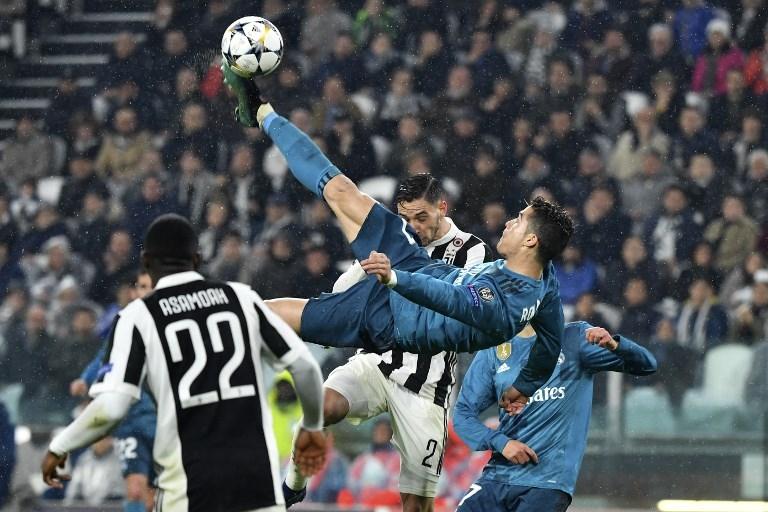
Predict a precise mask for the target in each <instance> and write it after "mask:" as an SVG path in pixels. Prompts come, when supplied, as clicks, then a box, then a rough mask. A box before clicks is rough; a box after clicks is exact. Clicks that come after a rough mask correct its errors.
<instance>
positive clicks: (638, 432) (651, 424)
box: [624, 386, 676, 437]
mask: <svg viewBox="0 0 768 512" xmlns="http://www.w3.org/2000/svg"><path fill="white" fill-rule="evenodd" d="M624 418H625V421H624V428H625V432H626V434H627V435H628V436H630V437H632V436H635V437H643V436H649V435H650V436H657V435H670V434H674V433H675V430H676V420H675V413H674V411H673V410H672V405H671V404H670V402H669V397H667V395H666V394H665V393H663V392H661V391H659V390H658V389H656V388H653V387H650V386H644V387H640V388H636V389H632V390H630V391H629V392H628V393H627V395H626V397H625V398H624Z"/></svg>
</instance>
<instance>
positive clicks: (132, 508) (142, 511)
mask: <svg viewBox="0 0 768 512" xmlns="http://www.w3.org/2000/svg"><path fill="white" fill-rule="evenodd" d="M123 512H147V507H145V506H144V502H143V501H124V502H123Z"/></svg>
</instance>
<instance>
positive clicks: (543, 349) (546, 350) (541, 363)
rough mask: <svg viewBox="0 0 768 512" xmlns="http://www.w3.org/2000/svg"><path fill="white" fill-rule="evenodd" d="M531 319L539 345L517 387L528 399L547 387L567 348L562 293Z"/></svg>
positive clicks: (556, 295)
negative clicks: (543, 387) (565, 344)
mask: <svg viewBox="0 0 768 512" xmlns="http://www.w3.org/2000/svg"><path fill="white" fill-rule="evenodd" d="M548 299H549V300H547V301H546V302H544V303H542V304H541V305H540V306H539V309H538V310H537V311H536V314H535V315H534V317H533V318H532V319H531V325H532V326H533V329H534V330H535V331H536V341H535V342H534V344H533V347H531V353H530V355H529V356H528V363H526V365H525V367H524V368H523V369H522V370H520V375H518V377H517V379H516V380H515V383H514V384H513V386H514V387H515V388H516V389H517V390H518V391H520V393H522V394H523V395H525V396H529V397H530V396H533V394H534V393H535V392H536V390H537V389H539V388H540V387H541V386H543V385H544V384H545V383H546V382H547V380H548V379H549V377H550V376H551V375H552V372H553V371H554V369H555V366H556V365H557V358H558V356H559V355H560V350H561V349H562V345H563V328H564V327H563V326H564V318H563V305H562V302H561V301H560V294H559V293H550V295H549V297H548Z"/></svg>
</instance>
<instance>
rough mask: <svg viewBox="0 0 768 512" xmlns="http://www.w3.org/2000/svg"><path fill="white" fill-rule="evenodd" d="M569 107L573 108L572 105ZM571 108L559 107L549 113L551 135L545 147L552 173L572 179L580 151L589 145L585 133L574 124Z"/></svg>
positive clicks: (561, 177)
mask: <svg viewBox="0 0 768 512" xmlns="http://www.w3.org/2000/svg"><path fill="white" fill-rule="evenodd" d="M569 108H570V110H572V107H569ZM569 108H565V109H563V108H558V109H556V110H554V111H552V113H551V114H550V115H549V126H548V128H549V130H548V131H549V136H548V140H547V141H546V144H545V146H544V147H543V152H544V155H545V157H546V159H547V162H549V164H550V165H551V166H552V173H553V174H554V175H555V177H557V178H558V179H571V178H573V177H574V176H575V175H576V167H575V166H574V162H576V161H578V159H579V153H581V150H582V149H584V148H585V147H586V146H587V139H586V137H584V134H583V133H581V132H580V131H578V130H577V129H575V128H574V126H573V118H572V116H571V112H570V110H569Z"/></svg>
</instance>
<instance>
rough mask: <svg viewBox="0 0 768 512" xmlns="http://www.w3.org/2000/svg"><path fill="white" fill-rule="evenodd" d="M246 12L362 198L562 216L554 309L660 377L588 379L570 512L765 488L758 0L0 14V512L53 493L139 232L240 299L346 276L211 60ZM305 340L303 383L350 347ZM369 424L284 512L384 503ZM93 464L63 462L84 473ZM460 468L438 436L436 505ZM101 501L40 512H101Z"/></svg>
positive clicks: (485, 226)
mask: <svg viewBox="0 0 768 512" xmlns="http://www.w3.org/2000/svg"><path fill="white" fill-rule="evenodd" d="M245 15H261V16H264V17H266V18H268V19H269V20H271V21H272V22H273V23H274V24H275V25H277V27H278V28H279V29H280V31H281V32H282V35H283V37H284V39H285V56H284V61H283V62H282V64H281V65H280V67H279V69H278V70H277V71H276V72H275V73H274V74H273V76H270V77H269V78H268V80H266V82H267V83H268V84H269V85H268V86H267V88H268V90H269V97H270V99H271V100H272V103H273V104H274V105H275V107H276V109H278V110H279V111H280V112H281V113H283V114H284V115H286V117H289V118H290V119H291V120H292V121H293V122H294V123H295V124H296V125H297V126H299V127H300V128H302V129H303V130H305V131H306V132H308V133H310V134H312V136H313V137H314V140H315V142H317V144H319V145H320V146H321V148H323V149H324V150H325V151H326V152H327V153H328V155H329V157H330V158H331V160H332V161H334V162H335V163H336V164H338V166H339V167H340V168H341V169H343V170H344V171H345V172H346V173H347V174H348V175H349V176H350V177H351V178H352V179H353V180H355V181H357V182H359V183H360V184H361V188H362V189H363V190H364V191H366V192H368V193H370V194H371V195H373V196H374V197H376V198H378V199H379V200H381V201H382V202H384V203H385V204H391V200H392V196H393V193H394V190H395V186H396V183H397V182H398V181H399V180H401V179H402V178H403V177H406V176H408V175H409V174H411V173H416V172H423V171H429V172H432V173H433V174H435V175H436V176H438V177H440V178H441V179H443V180H444V183H445V187H446V189H447V190H448V192H449V195H450V198H449V199H450V207H451V212H450V215H451V216H452V218H453V219H454V220H455V221H456V222H457V224H458V225H459V226H461V227H462V229H464V230H467V231H470V232H472V233H475V234H477V235H478V236H480V237H481V238H483V239H484V240H485V241H486V242H487V243H489V244H491V245H494V244H495V243H496V241H497V240H498V238H499V236H500V234H501V231H502V229H503V223H504V222H505V220H506V219H507V218H508V217H509V216H510V215H514V214H515V213H516V212H517V211H518V210H519V209H520V208H521V206H522V205H523V204H524V200H525V199H526V198H530V197H533V196H536V195H542V196H545V197H548V198H554V199H556V200H557V201H559V202H560V203H561V204H564V205H567V207H568V208H569V209H570V210H571V212H572V214H573V215H574V217H575V218H576V219H578V230H577V232H576V236H575V238H574V240H573V243H572V244H571V246H569V247H568V249H567V250H566V251H565V253H564V254H563V257H562V258H561V260H560V261H558V262H557V269H558V274H559V279H560V283H561V291H562V297H563V302H564V303H565V304H566V314H567V315H566V316H567V318H568V319H578V320H586V321H589V322H590V323H592V324H594V325H601V326H606V327H607V328H609V329H610V330H611V331H613V332H621V333H622V334H624V335H626V336H628V337H630V338H632V339H634V340H636V341H637V342H639V343H640V344H642V345H644V346H646V347H648V348H649V349H650V350H651V351H653V353H654V354H655V355H656V357H657V358H658V360H659V364H660V368H659V372H658V373H657V374H656V375H654V376H653V377H651V378H644V379H637V380H636V379H634V378H629V377H624V378H622V376H620V375H608V376H601V377H600V378H599V379H597V384H596V391H595V404H594V412H593V419H592V427H591V433H590V442H589V446H588V451H587V454H586V456H585V462H584V466H583V469H582V472H581V479H580V481H579V484H578V487H577V493H576V500H575V506H574V509H577V510H596V509H600V508H603V507H612V508H613V509H619V508H635V509H642V510H656V506H657V502H658V501H659V500H662V499H669V498H676V499H694V498H695V499H713V500H762V499H765V498H766V497H768V474H766V458H765V448H766V445H767V444H768V433H767V432H766V422H765V416H766V408H767V406H768V338H766V335H767V334H768V323H767V322H768V264H766V249H767V248H768V229H767V228H768V131H767V130H766V128H765V126H764V125H765V119H766V118H765V109H766V106H767V105H768V96H767V93H768V37H766V35H767V34H768V32H767V29H768V26H767V24H768V3H767V2H765V1H764V0H741V1H738V0H732V1H726V0H721V1H711V2H706V1H703V0H615V1H614V0H611V1H607V0H575V1H573V0H571V1H569V0H562V1H558V2H540V1H533V0H508V1H503V0H485V1H465V0H445V1H438V0H387V1H384V0H367V1H362V0H344V1H342V0H339V1H334V0H307V1H306V2H302V1H289V0H263V1H262V2H260V1H235V0H212V1H201V0H189V1H183V2H182V1H180V0H179V1H175V2H174V1H172V0H0V401H1V402H2V404H4V407H3V408H0V411H2V414H0V503H2V502H5V503H6V506H7V507H8V510H53V509H56V507H58V506H59V505H57V504H56V503H57V502H56V501H45V502H44V503H45V504H41V503H43V502H41V501H40V498H39V496H40V494H41V493H42V491H43V490H44V489H43V488H42V482H40V478H39V475H38V474H37V465H38V462H39V460H40V457H41V454H42V453H43V452H44V450H45V448H46V446H47V442H48V441H49V439H50V435H51V432H52V430H53V429H54V428H56V427H59V426H62V425H65V424H66V423H68V422H69V421H70V419H71V418H72V417H73V414H75V411H76V410H77V408H78V407H79V406H80V405H81V404H82V400H83V398H81V397H77V396H72V395H71V393H70V382H72V381H73V380H75V379H77V378H78V376H79V375H80V371H81V369H82V368H83V367H84V366H85V365H86V364H87V363H88V362H89V361H90V359H91V358H92V356H93V354H95V353H96V351H97V350H98V348H99V345H100V340H101V339H102V337H103V336H104V334H105V331H106V330H107V329H108V327H109V325H110V321H111V319H112V318H113V317H114V315H115V312H116V311H117V310H118V309H119V308H120V307H121V306H123V305H124V304H125V303H126V301H127V300H128V297H129V288H130V285H131V283H132V282H133V280H134V279H135V275H136V271H137V270H138V260H137V256H138V253H139V250H140V246H139V241H140V239H141V236H142V234H143V232H144V230H145V228H146V227H147V226H148V225H149V223H150V222H151V220H152V219H153V218H154V217H155V216H157V215H159V214H162V213H166V212H178V213H181V214H184V215H187V216H189V217H190V218H191V219H192V221H193V223H194V224H195V226H196V227H197V229H198V230H199V233H200V244H201V247H202V251H203V256H204V259H205V272H206V273H207V275H209V276H211V277H213V278H216V279H226V280H240V281H243V282H246V283H251V284H252V286H253V287H254V288H255V289H256V290H257V291H258V292H259V293H260V294H261V295H262V296H263V297H265V298H271V297H278V296H301V297H306V296H311V295H315V294H318V293H320V292H322V291H327V290H330V288H331V285H332V283H333V281H334V279H335V278H336V277H337V276H338V275H339V272H340V271H343V270H344V269H345V268H346V265H347V264H348V262H349V259H350V254H349V252H348V249H347V248H346V245H345V243H344V239H343V237H342V235H341V232H340V231H339V229H338V227H337V226H336V225H335V224H334V222H333V220H332V216H331V214H330V212H329V211H328V209H327V208H326V206H325V205H324V203H322V202H321V201H318V200H315V199H313V196H311V195H309V194H308V193H306V192H305V191H304V190H303V189H301V188H300V187H299V186H297V184H296V183H295V182H294V180H293V179H292V177H291V176H290V174H289V173H287V168H286V163H285V160H284V159H283V158H282V157H281V156H280V155H279V154H278V152H277V150H276V149H275V148H273V147H271V143H270V141H269V140H268V139H266V138H265V137H264V136H263V134H262V133H261V132H260V131H259V130H258V129H243V128H242V127H240V126H239V125H237V124H236V123H235V121H234V119H233V114H232V110H233V106H234V102H233V99H232V98H231V97H230V96H229V95H228V91H227V90H226V88H224V87H223V86H222V82H221V75H220V71H219V69H218V63H219V61H218V59H219V57H218V47H219V42H220V38H221V35H222V33H223V31H224V29H225V28H226V27H227V26H228V25H229V24H230V23H231V22H232V21H233V20H235V19H237V18H239V17H241V16H245ZM315 349H316V350H315V354H316V356H317V357H318V359H319V360H321V361H322V364H323V367H324V371H325V373H326V375H327V373H328V372H329V371H330V370H332V369H333V368H334V367H335V366H337V365H339V364H342V363H343V362H344V361H345V358H346V357H348V356H349V354H348V353H343V352H340V351H325V350H323V349H320V348H317V347H315ZM471 357H472V356H471V355H463V356H462V358H461V359H460V363H459V374H460V375H459V377H461V374H462V373H463V371H465V370H466V368H467V365H468V363H469V361H470V360H471ZM270 378H271V377H270ZM281 379H282V377H281V376H279V375H278V376H275V382H276V385H275V387H274V388H273V394H272V395H271V398H270V400H271V404H272V407H273V414H275V415H276V416H278V417H280V418H281V421H283V423H282V424H283V425H286V424H288V425H290V424H293V423H295V422H296V421H297V419H298V416H299V415H300V412H299V410H298V407H297V403H296V397H295V393H293V392H292V388H291V384H290V382H285V381H284V380H281ZM459 383H460V382H459ZM495 414H496V412H495V411H489V416H490V417H492V416H494V415H495ZM388 436H391V426H390V425H389V424H388V423H387V420H386V418H382V419H381V421H379V422H369V423H368V424H366V425H363V426H362V427H361V428H353V427H350V426H340V427H338V428H336V429H335V430H334V437H335V439H336V443H335V445H336V449H335V451H334V456H333V464H332V465H331V466H329V469H328V471H326V473H325V474H324V475H323V478H322V479H316V480H314V481H313V483H312V484H311V485H310V497H311V498H312V500H313V501H315V502H316V503H321V504H323V503H324V504H325V505H312V504H305V505H303V506H304V509H305V510H315V509H317V510H333V509H334V508H335V507H336V505H335V504H336V503H341V504H350V505H352V504H357V505H360V506H363V507H373V506H377V505H378V506H388V505H394V504H396V503H397V501H396V500H397V490H396V483H397V476H396V471H394V472H393V471H392V469H391V468H393V467H394V468H397V463H398V461H397V453H396V452H394V451H392V449H391V446H390V445H388V442H387V441H388V439H389V437H388ZM282 442H283V443H284V441H282ZM288 444H290V439H288ZM115 449H116V448H115V447H114V446H112V444H111V443H110V441H109V439H108V440H106V441H105V442H103V443H100V444H99V445H98V446H96V447H94V448H93V453H92V454H90V455H91V456H90V459H94V458H95V459H98V460H99V461H102V462H103V464H102V466H103V468H102V469H103V471H104V472H105V473H104V475H109V474H110V473H109V471H113V468H110V464H112V466H114V457H115V454H114V451H115ZM283 455H286V453H283ZM487 456H488V455H487V454H482V453H480V454H470V452H469V450H468V449H467V448H466V446H464V445H463V444H462V443H461V442H460V441H459V440H458V439H457V438H455V437H452V440H451V444H450V445H449V449H448V453H447V455H446V462H445V465H444V468H445V469H444V475H443V478H442V484H441V489H442V490H441V493H440V498H439V500H438V507H439V508H440V510H452V508H453V507H455V504H456V502H457V500H458V499H460V498H461V496H462V495H463V494H464V491H465V490H466V489H467V488H468V486H469V484H471V483H472V482H473V480H474V479H475V477H476V476H477V474H478V472H479V470H480V468H482V466H483V464H484V462H485V459H486V458H487ZM110 460H111V461H112V462H110ZM105 478H106V476H105ZM121 485H122V484H121V483H120V482H119V478H118V481H117V484H116V485H115V486H114V489H107V491H108V492H106V494H104V492H103V490H101V491H99V494H98V496H95V495H93V494H89V491H88V490H87V489H85V490H81V491H79V492H78V493H74V492H72V493H69V494H68V495H67V496H66V497H65V496H63V495H59V496H57V495H55V494H53V493H48V494H47V495H46V496H45V498H47V499H51V500H56V499H62V498H65V500H64V502H65V503H67V504H78V503H90V504H91V506H92V507H96V508H72V509H71V510H96V509H99V510H110V508H109V507H113V508H114V509H115V510H117V509H118V508H119V503H120V502H119V494H120V492H121V491H122V487H121ZM93 492H95V491H93ZM102 494H103V495H102ZM110 499H113V501H111V502H110V501H109V500H110ZM393 499H394V500H395V501H394V503H393V501H392V500H393ZM104 500H106V501H104ZM59 503H60V502H59ZM104 503H107V504H106V505H105V504H104ZM110 503H111V505H110ZM73 506H74V505H73ZM756 506H758V507H759V506H760V505H756ZM318 507H319V508H318ZM323 507H324V508H323ZM691 510H695V509H691ZM724 510H728V509H727V508H726V509H724ZM754 510H768V506H767V507H766V508H755V509H754Z"/></svg>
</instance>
